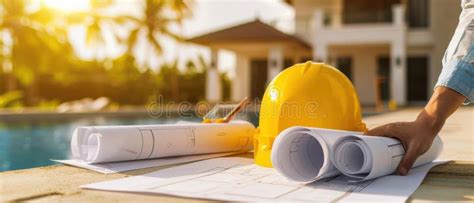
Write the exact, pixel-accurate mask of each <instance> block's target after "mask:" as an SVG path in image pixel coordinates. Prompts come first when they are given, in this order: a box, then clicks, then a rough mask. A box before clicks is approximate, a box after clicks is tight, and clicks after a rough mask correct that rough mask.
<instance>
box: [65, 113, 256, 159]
mask: <svg viewBox="0 0 474 203" xmlns="http://www.w3.org/2000/svg"><path fill="white" fill-rule="evenodd" d="M254 132H255V127H254V126H253V125H252V124H251V123H249V122H245V121H235V122H231V123H205V124H203V123H178V124H166V125H130V126H89V127H79V128H77V129H76V130H75V131H74V134H73V136H72V140H71V151H72V155H73V158H74V159H79V160H82V161H85V162H88V163H101V162H115V161H127V160H139V159H150V158H162V157H171V156H182V155H194V154H207V153H219V152H239V151H242V152H245V151H250V150H252V147H253V134H254Z"/></svg>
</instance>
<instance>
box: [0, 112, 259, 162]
mask: <svg viewBox="0 0 474 203" xmlns="http://www.w3.org/2000/svg"><path fill="white" fill-rule="evenodd" d="M243 119H244V120H249V121H250V122H252V123H254V124H255V125H256V124H257V120H258V118H257V117H256V116H255V115H254V116H247V117H246V118H243ZM180 120H186V121H196V122H199V121H200V118H198V117H196V116H194V117H189V118H185V119H181V118H178V117H171V118H169V117H167V118H150V117H148V116H146V115H143V116H133V117H130V116H128V117H123V116H120V117H114V116H87V117H82V118H67V119H64V118H56V119H51V118H48V119H41V120H39V119H28V118H25V119H22V120H21V121H8V122H7V121H1V120H0V171H8V170H17V169H26V168H32V167H39V166H48V165H53V164H56V163H55V162H52V161H51V159H68V158H69V156H70V154H71V153H70V141H71V136H72V133H73V131H74V129H75V128H77V127H79V126H88V125H147V124H164V123H176V122H178V121H180Z"/></svg>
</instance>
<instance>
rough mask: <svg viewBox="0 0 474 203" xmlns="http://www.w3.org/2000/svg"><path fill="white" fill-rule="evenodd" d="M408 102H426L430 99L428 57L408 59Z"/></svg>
mask: <svg viewBox="0 0 474 203" xmlns="http://www.w3.org/2000/svg"><path fill="white" fill-rule="evenodd" d="M406 73H407V75H406V79H407V101H409V102H420V101H421V102H425V101H426V100H427V98H428V57H426V56H419V57H408V60H407V72H406Z"/></svg>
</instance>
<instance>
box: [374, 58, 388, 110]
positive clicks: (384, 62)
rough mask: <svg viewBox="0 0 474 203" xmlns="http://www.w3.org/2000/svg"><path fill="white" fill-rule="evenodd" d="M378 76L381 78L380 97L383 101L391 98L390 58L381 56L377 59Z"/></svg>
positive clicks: (379, 85)
mask: <svg viewBox="0 0 474 203" xmlns="http://www.w3.org/2000/svg"><path fill="white" fill-rule="evenodd" d="M377 64H378V67H377V78H379V79H380V82H379V83H378V88H379V90H380V99H381V100H382V101H389V100H390V58H389V57H388V56H381V57H379V58H378V61H377Z"/></svg>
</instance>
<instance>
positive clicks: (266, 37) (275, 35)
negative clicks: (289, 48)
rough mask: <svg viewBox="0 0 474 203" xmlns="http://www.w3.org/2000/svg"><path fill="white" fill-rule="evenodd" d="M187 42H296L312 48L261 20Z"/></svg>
mask: <svg viewBox="0 0 474 203" xmlns="http://www.w3.org/2000/svg"><path fill="white" fill-rule="evenodd" d="M186 41H188V42H192V43H196V44H203V45H211V44H213V43H222V42H225V43H229V42H235V43H252V42H294V43H297V44H299V45H301V46H303V47H305V48H311V46H310V45H309V44H307V43H306V42H304V41H303V40H301V39H299V38H298V37H296V36H293V35H290V34H286V33H284V32H282V31H280V30H278V29H276V28H274V27H273V26H271V25H268V24H266V23H263V22H262V21H260V20H258V19H257V20H254V21H251V22H247V23H243V24H239V25H235V26H232V27H228V28H224V29H221V30H217V31H214V32H210V33H207V34H203V35H200V36H196V37H193V38H190V39H187V40H186Z"/></svg>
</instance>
